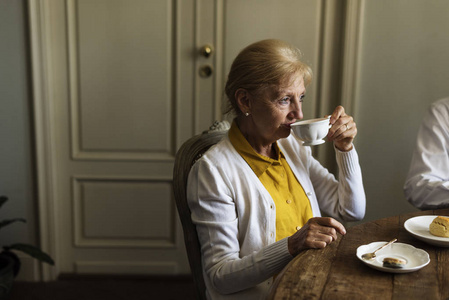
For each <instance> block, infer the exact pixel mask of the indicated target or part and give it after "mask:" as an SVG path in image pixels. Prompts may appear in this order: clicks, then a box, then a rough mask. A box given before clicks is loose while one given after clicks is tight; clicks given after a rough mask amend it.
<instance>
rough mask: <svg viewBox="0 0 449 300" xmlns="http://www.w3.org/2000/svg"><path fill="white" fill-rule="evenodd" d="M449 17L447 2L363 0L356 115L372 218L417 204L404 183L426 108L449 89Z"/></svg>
mask: <svg viewBox="0 0 449 300" xmlns="http://www.w3.org/2000/svg"><path fill="white" fill-rule="evenodd" d="M448 16H449V2H448V1H446V0H431V1H422V0H394V1H391V0H377V1H370V0H367V1H364V7H363V9H362V15H361V36H360V37H361V43H360V49H359V55H360V60H359V61H360V64H359V66H358V68H359V72H358V77H357V84H356V95H357V97H356V98H357V99H356V107H357V111H356V113H355V115H356V118H357V120H356V121H357V125H358V129H359V135H358V136H357V144H356V146H357V148H358V150H359V154H360V157H361V164H362V168H363V175H364V183H365V189H366V193H367V201H368V203H367V215H366V218H365V221H366V220H371V219H378V218H380V217H386V216H391V215H396V214H398V213H402V212H408V211H414V210H415V208H413V207H412V206H411V205H410V204H409V203H408V202H407V201H406V200H405V197H404V194H403V190H402V186H403V184H404V181H405V177H406V174H407V172H408V169H409V164H410V160H411V156H412V151H413V147H414V144H415V139H416V133H417V130H418V126H419V124H420V122H421V119H422V116H423V114H424V112H425V110H426V109H427V107H428V105H429V104H430V103H431V102H434V101H435V100H437V99H439V98H442V97H445V96H448V95H449V83H448V79H449V35H448V34H447V28H449V18H448ZM448 172H449V170H448Z"/></svg>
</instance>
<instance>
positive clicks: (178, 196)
mask: <svg viewBox="0 0 449 300" xmlns="http://www.w3.org/2000/svg"><path fill="white" fill-rule="evenodd" d="M227 129H229V123H228V122H226V121H224V122H215V123H214V125H212V126H211V128H210V129H209V130H208V131H205V132H203V133H202V134H199V135H196V136H194V137H192V138H190V139H189V140H187V141H186V142H185V143H184V144H183V145H182V146H181V148H180V149H179V150H178V152H177V153H176V157H175V165H174V169H173V191H174V195H175V201H176V206H177V209H178V214H179V217H180V219H181V224H182V228H183V232H184V243H185V246H186V250H187V256H188V259H189V265H190V269H191V271H192V275H193V280H194V283H195V286H196V290H197V295H198V299H206V285H205V283H204V278H203V268H202V263H201V248H200V243H199V241H198V235H197V232H196V227H195V224H193V223H192V219H191V214H190V209H189V206H188V204H187V178H188V175H189V172H190V169H191V167H192V166H193V164H194V163H195V162H196V161H197V160H198V159H199V158H200V157H201V156H202V155H203V154H204V153H205V152H206V151H207V150H208V149H209V148H210V147H211V146H212V145H215V144H216V143H217V142H218V141H220V140H221V139H222V138H223V136H224V135H225V134H226V132H227Z"/></svg>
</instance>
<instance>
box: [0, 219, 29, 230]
mask: <svg viewBox="0 0 449 300" xmlns="http://www.w3.org/2000/svg"><path fill="white" fill-rule="evenodd" d="M14 222H23V223H26V222H27V221H26V220H25V219H23V218H15V219H9V220H3V221H1V222H0V228H2V227H5V226H8V225H9V224H11V223H14Z"/></svg>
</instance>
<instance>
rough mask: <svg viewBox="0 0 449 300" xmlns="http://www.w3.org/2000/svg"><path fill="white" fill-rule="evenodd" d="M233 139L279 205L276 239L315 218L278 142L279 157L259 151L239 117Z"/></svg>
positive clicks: (240, 152)
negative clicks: (248, 139) (247, 136)
mask: <svg viewBox="0 0 449 300" xmlns="http://www.w3.org/2000/svg"><path fill="white" fill-rule="evenodd" d="M229 139H230V140H231V143H232V145H233V146H234V148H235V149H236V150H237V152H238V153H239V154H240V155H241V156H242V157H243V159H244V160H245V161H246V162H247V163H248V165H249V166H250V167H251V169H252V170H253V172H254V173H255V174H256V176H257V177H258V178H259V180H260V181H261V182H262V184H263V185H264V187H265V188H266V189H267V190H268V192H269V193H270V195H271V197H272V198H273V200H274V203H275V205H276V241H279V240H281V239H283V238H285V237H288V236H291V235H292V234H294V233H295V232H296V231H297V230H299V229H300V228H301V227H302V226H303V225H304V224H305V223H307V221H308V220H309V219H310V218H312V216H313V214H312V208H311V206H310V201H309V198H307V196H306V194H305V192H304V189H303V188H302V186H301V184H300V183H299V181H298V180H297V179H296V177H295V175H294V174H293V172H292V170H291V169H290V166H289V165H288V163H287V161H286V160H285V156H284V154H283V153H282V151H281V149H279V147H278V145H277V143H274V148H275V150H276V153H277V154H278V159H272V158H269V157H266V156H263V155H260V154H258V153H257V152H256V151H255V150H254V149H253V148H252V147H251V145H250V144H249V143H248V141H247V140H246V139H245V137H244V136H243V134H242V133H241V131H240V129H239V128H238V126H237V124H236V123H235V121H234V122H233V123H232V125H231V128H230V130H229Z"/></svg>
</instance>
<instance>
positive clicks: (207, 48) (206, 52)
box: [200, 44, 214, 58]
mask: <svg viewBox="0 0 449 300" xmlns="http://www.w3.org/2000/svg"><path fill="white" fill-rule="evenodd" d="M213 53H214V47H213V46H212V45H209V44H206V45H204V46H203V47H201V48H200V54H201V55H202V56H204V57H205V58H209V57H210V56H211V55H212V54H213Z"/></svg>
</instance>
